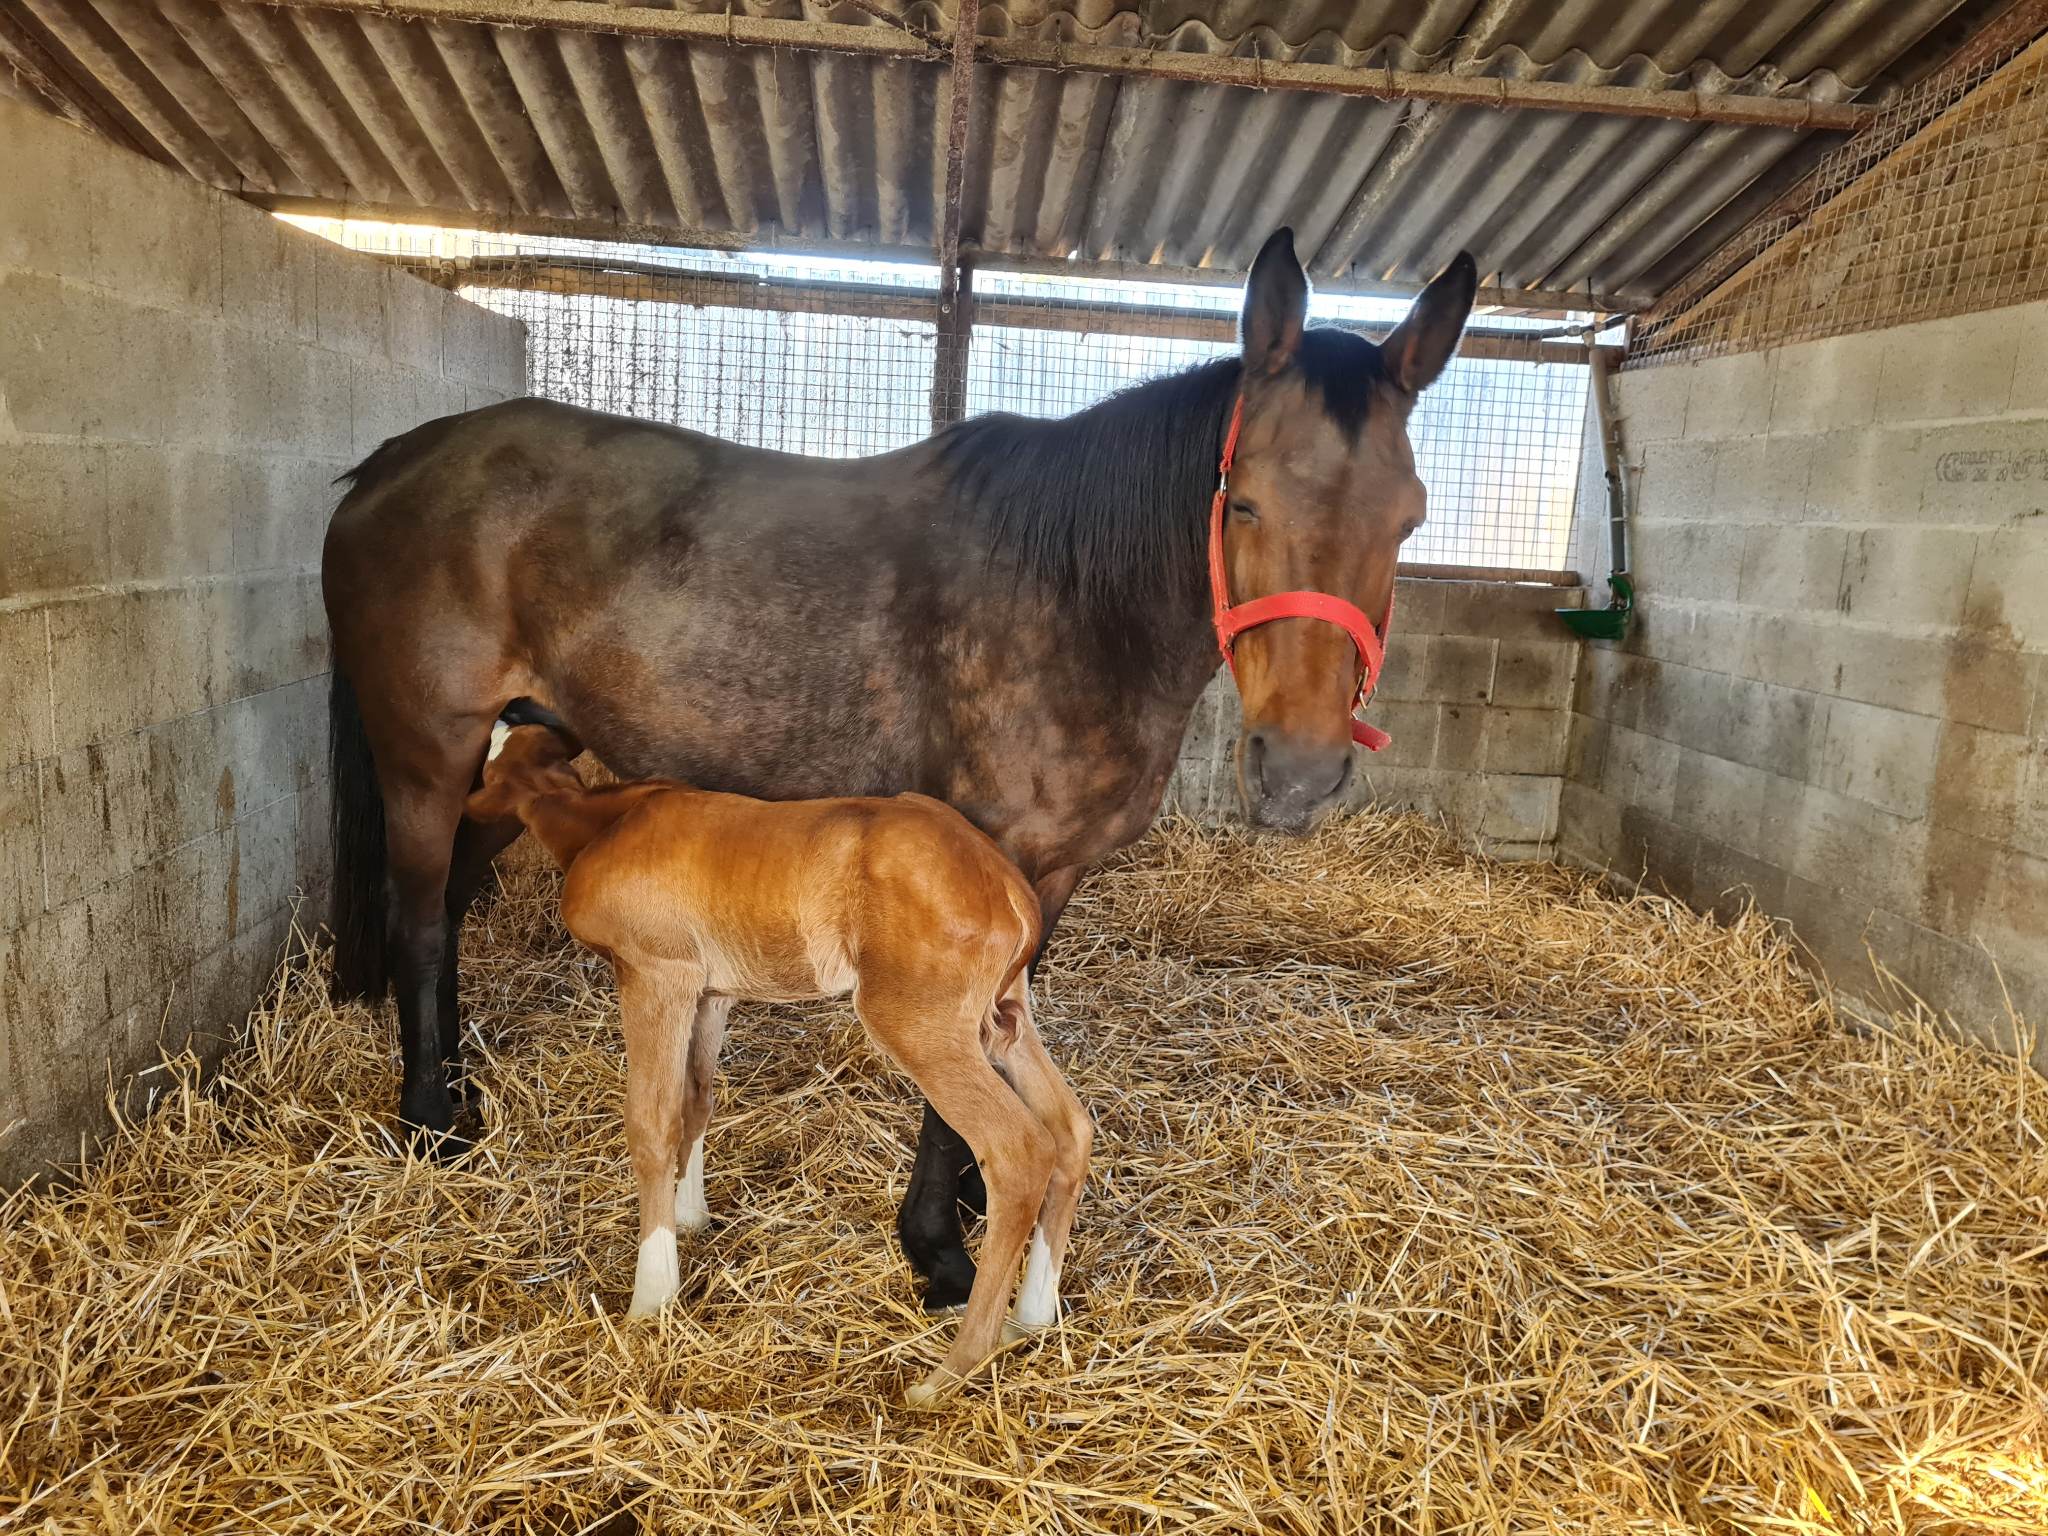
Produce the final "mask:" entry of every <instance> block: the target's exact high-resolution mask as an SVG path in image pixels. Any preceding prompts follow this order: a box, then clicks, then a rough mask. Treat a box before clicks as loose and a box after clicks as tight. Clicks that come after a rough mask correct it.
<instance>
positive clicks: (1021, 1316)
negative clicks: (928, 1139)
mask: <svg viewBox="0 0 2048 1536" xmlns="http://www.w3.org/2000/svg"><path fill="white" fill-rule="evenodd" d="M1014 991H1015V993H1021V994H1022V997H1023V1000H1024V1004H1025V1012H1024V1025H1023V1028H1022V1029H1021V1030H1019V1031H1018V1035H1017V1041H1016V1043H1015V1044H1014V1045H1013V1046H1011V1047H1010V1050H1009V1053H1008V1055H1007V1056H1006V1058H1005V1059H1004V1062H1003V1069H1004V1075H1005V1076H1006V1077H1007V1078H1008V1079H1009V1082H1010V1086H1011V1087H1013V1088H1015V1089H1016V1090H1017V1096H1018V1097H1019V1098H1021V1099H1022V1100H1023V1101H1024V1102H1025V1104H1026V1105H1028V1106H1029V1107H1030V1109H1031V1112H1032V1114H1034V1115H1036V1116H1037V1117H1038V1121H1039V1123H1040V1124H1041V1125H1043V1126H1044V1127H1045V1128H1046V1130H1047V1131H1048V1132H1049V1133H1050V1134H1051V1136H1052V1141H1053V1170H1052V1178H1051V1179H1050V1181H1049V1182H1048V1183H1047V1184H1046V1189H1045V1205H1044V1207H1043V1208H1042V1209H1041V1210H1040V1211H1039V1213H1038V1228H1037V1230H1036V1231H1035V1232H1033V1233H1032V1235H1031V1253H1030V1257H1029V1258H1028V1259H1027V1260H1026V1261H1025V1264H1024V1284H1023V1286H1022V1288H1021V1289H1019V1291H1018V1292H1017V1311H1016V1318H1015V1321H1016V1326H1017V1327H1018V1328H1019V1329H1020V1330H1022V1331H1024V1332H1027V1333H1031V1332H1036V1331H1037V1330H1039V1329H1041V1328H1048V1327H1051V1326H1052V1324H1053V1323H1054V1322H1056V1321H1058V1319H1059V1290H1060V1266H1061V1265H1062V1264H1063V1263H1064V1262H1065V1261H1066V1256H1067V1238H1068V1235H1069V1234H1070V1233H1071V1232H1072V1231H1073V1226H1074V1208H1075V1207H1076V1206H1077V1205H1078V1204H1079V1203H1080V1199H1081V1185H1082V1184H1083V1182H1084V1181H1085V1180H1086V1179H1087V1177H1088V1152H1089V1149H1090V1147H1092V1146H1093V1145H1094V1141H1095V1122H1094V1121H1092V1120H1091V1119H1089V1117H1088V1111H1087V1110H1086V1109H1084V1108H1083V1107H1082V1105H1081V1101H1080V1099H1078V1098H1076V1097H1075V1095H1074V1090H1073V1089H1072V1088H1070V1087H1069V1086H1068V1085H1067V1080H1066V1078H1065V1077H1063V1076H1061V1074H1060V1069H1059V1068H1058V1067H1056V1066H1055V1065H1053V1060H1052V1057H1051V1056H1049V1055H1047V1054H1046V1049H1045V1043H1044V1042H1043V1041H1042V1040H1040V1039H1039V1038H1038V1029H1037V1027H1036V1026H1035V1025H1034V1024H1033V1023H1032V1022H1031V1013H1030V993H1029V991H1028V983H1026V982H1024V981H1023V979H1022V978H1019V982H1018V986H1017V987H1016V988H1015V989H1014Z"/></svg>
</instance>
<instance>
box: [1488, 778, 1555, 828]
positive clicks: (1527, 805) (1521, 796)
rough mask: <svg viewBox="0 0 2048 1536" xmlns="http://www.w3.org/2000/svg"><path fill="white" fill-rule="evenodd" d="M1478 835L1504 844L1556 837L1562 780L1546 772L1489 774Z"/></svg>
mask: <svg viewBox="0 0 2048 1536" xmlns="http://www.w3.org/2000/svg"><path fill="white" fill-rule="evenodd" d="M1484 785H1485V788H1484V795H1485V800H1484V808H1483V809H1482V811H1481V813H1480V821H1479V827H1478V831H1479V834H1480V836H1482V837H1486V838H1491V839H1497V840H1499V841H1501V842H1507V843H1536V844H1540V843H1548V842H1550V841H1551V840H1552V839H1553V838H1555V837H1556V836H1557V811H1558V803H1559V798H1560V796H1561V795H1562V793H1563V789H1564V783H1563V781H1562V780H1561V779H1559V778H1557V777H1555V776H1554V775H1550V774H1521V773H1489V774H1487V775H1486V778H1485V781H1484Z"/></svg>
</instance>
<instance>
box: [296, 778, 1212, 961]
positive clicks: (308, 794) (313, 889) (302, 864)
mask: <svg viewBox="0 0 2048 1536" xmlns="http://www.w3.org/2000/svg"><path fill="white" fill-rule="evenodd" d="M1182 771H1186V772H1187V773H1188V778H1187V779H1186V780H1183V779H1182V776H1181V775H1182ZM1207 775H1208V765H1207V764H1206V763H1195V764H1192V765H1191V764H1188V763H1181V764H1180V765H1178V767H1177V768H1176V770H1175V772H1174V776H1173V777H1172V778H1171V779H1169V780H1168V781H1167V790H1168V796H1169V798H1168V800H1167V801H1166V802H1165V804H1164V805H1163V806H1162V809H1169V810H1170V809H1171V808H1172V805H1173V801H1172V799H1171V796H1172V794H1173V793H1174V790H1175V786H1176V785H1179V786H1182V787H1181V789H1180V793H1181V794H1183V795H1186V794H1189V793H1190V792H1193V793H1197V794H1199V795H1200V796H1201V797H1202V799H1203V801H1204V802H1205V803H1206V801H1207V799H1208V795H1209V787H1208V783H1207ZM1198 779H1199V782H1198ZM294 803H295V805H296V806H297V808H298V815H299V829H298V834H297V843H296V846H297V848H298V859H299V887H300V889H301V890H303V891H304V892H305V893H306V896H305V916H306V918H307V920H308V921H314V922H317V921H323V920H325V917H326V914H327V912H328V904H329V900H330V898H331V896H332V894H333V889H334V834H333V831H332V816H333V807H332V804H331V802H330V800H329V798H328V795H327V790H326V786H324V785H322V786H321V787H320V788H319V789H318V790H307V791H304V792H303V793H301V794H300V795H299V796H298V797H297V799H296V801H295V802H294ZM1186 814H1193V813H1192V812H1189V813H1186Z"/></svg>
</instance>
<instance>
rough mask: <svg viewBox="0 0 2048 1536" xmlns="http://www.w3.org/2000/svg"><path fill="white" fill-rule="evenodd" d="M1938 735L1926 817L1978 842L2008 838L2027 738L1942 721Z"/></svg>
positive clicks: (2015, 814)
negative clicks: (1958, 830) (1980, 838)
mask: <svg viewBox="0 0 2048 1536" xmlns="http://www.w3.org/2000/svg"><path fill="white" fill-rule="evenodd" d="M1940 732H1941V744H1940V749H1939V752H1938V755H1937V756H1936V759H1935V768H1934V782H1933V790H1932V798H1931V800H1930V803H1929V807H1928V814H1929V815H1930V816H1931V817H1932V818H1933V819H1934V820H1935V821H1936V822H1937V823H1939V824H1940V825H1942V826H1947V827H1955V828H1958V829H1960V830H1963V831H1967V832H1972V833H1975V834H1976V835H1978V836H1980V837H1989V838H1996V839H2004V838H2008V837H2010V836H2011V835H2012V832H2013V828H2014V825H2015V823H2016V821H2017V819H2018V816H2019V808H2020V792H2021V789H2022V788H2023V786H2024V784H2025V780H2026V771H2027V756H2028V745H2029V744H2028V741H2027V738H2026V737H2024V736H2020V735H2016V734H2013V733H2011V732H2006V731H1986V730H1981V729H1979V728H1978V727H1976V726H1973V725H1963V724H1961V723H1959V722H1957V721H1954V720H1949V721H1944V722H1942V723H1941V726H1940Z"/></svg>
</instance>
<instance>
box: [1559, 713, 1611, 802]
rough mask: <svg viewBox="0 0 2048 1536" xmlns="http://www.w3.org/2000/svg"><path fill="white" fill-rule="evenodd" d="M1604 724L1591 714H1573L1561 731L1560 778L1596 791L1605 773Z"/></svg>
mask: <svg viewBox="0 0 2048 1536" xmlns="http://www.w3.org/2000/svg"><path fill="white" fill-rule="evenodd" d="M1607 735H1608V725H1607V722H1606V721H1604V720H1596V719H1594V718H1593V717H1592V716H1591V715H1582V714H1574V715H1572V717H1571V724H1570V725H1569V726H1568V727H1567V728H1566V731H1565V752H1564V776H1565V777H1566V778H1567V779H1570V780H1574V781H1576V782H1578V783H1581V784H1590V785H1592V786H1594V787H1595V788H1598V787H1599V786H1600V784H1601V783H1602V782H1603V781H1604V778H1605V775H1606V771H1607Z"/></svg>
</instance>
